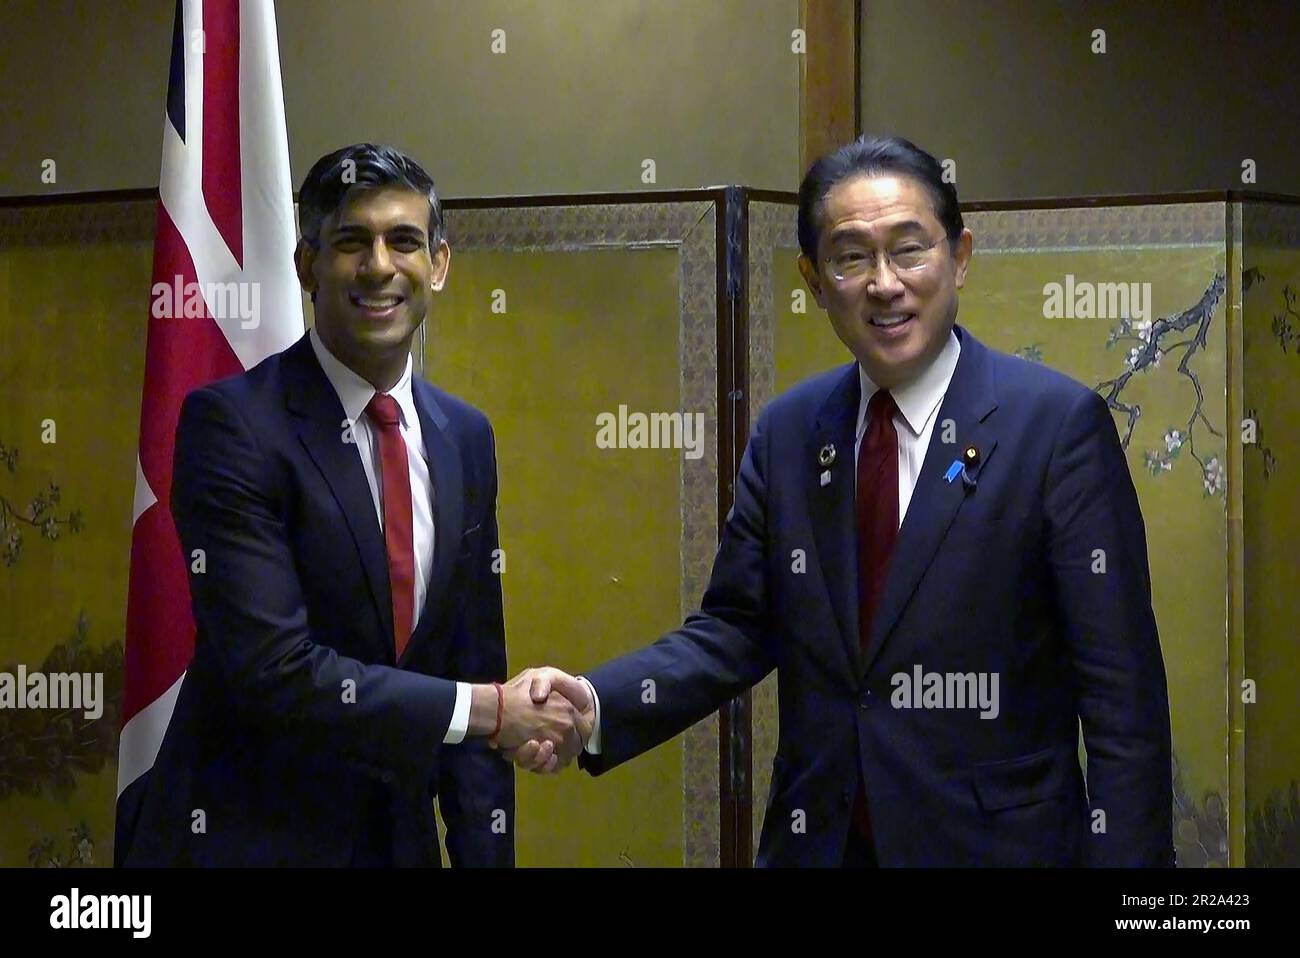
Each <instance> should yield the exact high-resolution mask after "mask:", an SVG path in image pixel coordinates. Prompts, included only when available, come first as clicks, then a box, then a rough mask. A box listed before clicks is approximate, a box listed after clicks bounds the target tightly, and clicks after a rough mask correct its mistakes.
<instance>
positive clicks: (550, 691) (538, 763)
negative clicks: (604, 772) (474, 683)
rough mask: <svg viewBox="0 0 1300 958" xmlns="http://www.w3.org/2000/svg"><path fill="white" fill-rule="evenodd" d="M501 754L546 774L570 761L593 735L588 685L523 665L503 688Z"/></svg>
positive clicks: (497, 744) (497, 743) (593, 714)
mask: <svg viewBox="0 0 1300 958" xmlns="http://www.w3.org/2000/svg"><path fill="white" fill-rule="evenodd" d="M501 688H502V693H503V695H504V702H503V709H502V717H501V731H500V733H499V734H498V735H497V737H496V738H495V739H493V740H492V742H491V745H492V747H493V748H495V749H498V750H499V751H500V752H501V757H502V758H504V759H506V760H507V761H512V762H514V763H515V764H516V765H518V766H519V767H520V768H522V769H525V770H526V771H530V772H540V773H542V774H550V773H552V772H557V771H559V770H560V769H562V768H564V767H565V766H566V765H568V764H569V763H570V762H572V761H573V760H574V759H575V758H576V757H577V756H578V753H579V752H581V751H582V749H583V747H584V746H585V745H586V744H587V741H588V740H589V739H590V738H591V729H592V723H593V722H594V721H595V717H596V706H595V703H594V702H593V701H592V699H591V694H590V692H589V691H588V689H587V686H586V685H585V684H583V683H582V682H581V681H579V680H578V679H576V678H574V677H573V676H572V675H569V674H568V673H567V672H561V671H560V670H559V669H552V668H540V669H524V671H522V672H520V673H519V674H518V675H516V676H515V677H514V678H513V679H511V680H510V681H509V682H507V683H505V684H504V685H503V686H502V687H501Z"/></svg>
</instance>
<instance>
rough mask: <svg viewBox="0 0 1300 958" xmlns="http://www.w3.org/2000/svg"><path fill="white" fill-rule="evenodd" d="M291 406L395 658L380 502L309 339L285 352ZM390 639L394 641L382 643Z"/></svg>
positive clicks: (387, 648) (391, 654) (289, 404)
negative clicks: (351, 545)
mask: <svg viewBox="0 0 1300 958" xmlns="http://www.w3.org/2000/svg"><path fill="white" fill-rule="evenodd" d="M284 370H285V379H286V383H287V386H288V396H287V404H288V407H289V410H290V411H291V412H292V413H294V415H295V416H296V417H297V424H298V438H299V440H300V441H301V442H302V444H303V446H305V447H306V449H307V453H308V455H310V456H311V458H312V461H313V462H315V463H316V467H317V468H318V469H319V470H320V473H321V476H322V477H323V478H324V480H325V483H326V484H327V485H328V486H329V488H330V492H331V493H333V495H334V501H335V502H337V503H338V507H339V509H340V510H342V512H343V516H344V518H345V519H346V520H347V525H348V529H349V531H350V532H351V534H352V541H353V542H354V543H355V545H356V548H357V554H358V558H359V559H360V561H361V568H362V570H363V571H364V573H365V579H366V583H367V584H368V586H369V591H370V598H371V600H372V601H373V602H374V604H375V609H376V611H377V612H378V613H379V619H380V621H381V622H382V623H383V626H384V631H383V635H382V636H381V642H380V644H381V646H382V647H383V648H384V650H385V653H386V655H387V657H388V659H389V660H390V661H391V659H392V656H393V644H392V635H393V606H392V600H391V598H390V595H391V593H390V591H389V585H388V551H387V549H386V547H385V545H384V537H383V534H382V533H381V532H380V529H379V519H378V517H377V516H376V515H375V506H374V498H373V497H372V495H371V492H370V484H369V483H368V482H367V481H366V472H365V468H364V467H363V466H362V465H361V457H360V456H359V455H358V454H357V447H356V444H355V442H349V441H345V438H344V437H345V435H347V434H348V433H349V430H348V429H347V426H346V424H345V423H344V412H343V405H342V404H341V403H340V402H339V397H338V394H337V393H336V392H335V391H334V387H333V386H331V385H330V381H329V379H328V378H327V377H326V376H325V371H324V370H323V369H321V368H320V363H318V362H317V361H316V356H315V354H314V353H313V352H312V348H311V342H310V341H309V340H308V338H307V337H306V336H304V337H303V338H302V339H300V340H299V341H298V342H297V343H296V344H295V345H294V346H292V347H291V348H290V349H289V351H288V352H287V353H286V354H285V365H284ZM383 638H387V640H388V641H386V642H385V641H382V639H383Z"/></svg>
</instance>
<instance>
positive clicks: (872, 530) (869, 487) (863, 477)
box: [853, 389, 898, 842]
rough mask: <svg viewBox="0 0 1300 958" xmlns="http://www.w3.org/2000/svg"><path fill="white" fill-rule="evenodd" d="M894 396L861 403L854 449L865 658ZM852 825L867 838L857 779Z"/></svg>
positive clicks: (891, 458)
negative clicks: (862, 421)
mask: <svg viewBox="0 0 1300 958" xmlns="http://www.w3.org/2000/svg"><path fill="white" fill-rule="evenodd" d="M896 412H898V406H897V405H895V403H894V397H893V396H891V395H889V393H888V392H886V391H885V390H883V389H880V390H877V391H876V393H875V395H873V396H872V397H871V401H870V402H868V403H867V433H866V435H865V436H863V437H862V445H861V447H860V448H859V449H858V492H857V506H858V641H859V643H860V644H861V648H862V658H863V661H864V662H865V661H866V658H867V651H868V647H869V646H870V644H871V625H872V622H873V620H874V619H875V616H876V610H877V609H879V608H880V597H881V595H882V593H883V592H884V590H885V576H886V574H887V573H888V571H889V557H890V556H891V555H892V554H893V552H894V540H895V539H897V538H898V433H897V432H896V431H895V429H894V414H895V413H896ZM853 824H854V827H855V828H857V830H858V833H859V834H860V835H861V836H862V837H863V838H865V839H866V840H867V841H868V842H870V841H871V821H870V819H869V817H868V815H867V801H866V792H865V791H864V788H863V785H862V783H861V782H859V784H858V795H857V800H856V801H855V802H854V803H853Z"/></svg>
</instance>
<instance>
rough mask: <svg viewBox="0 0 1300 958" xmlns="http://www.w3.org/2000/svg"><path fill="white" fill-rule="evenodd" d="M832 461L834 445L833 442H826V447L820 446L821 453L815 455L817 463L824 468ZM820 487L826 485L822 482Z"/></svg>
mask: <svg viewBox="0 0 1300 958" xmlns="http://www.w3.org/2000/svg"><path fill="white" fill-rule="evenodd" d="M834 461H835V444H834V443H833V442H828V443H827V444H826V445H824V446H822V448H821V451H820V452H819V453H817V462H818V463H819V464H821V466H822V467H823V468H824V467H826V466H829V465H830V464H831V463H833V462H834ZM822 485H823V486H824V485H826V483H824V482H823V483H822Z"/></svg>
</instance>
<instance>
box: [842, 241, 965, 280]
mask: <svg viewBox="0 0 1300 958" xmlns="http://www.w3.org/2000/svg"><path fill="white" fill-rule="evenodd" d="M942 242H943V238H942V237H940V238H939V239H937V240H935V241H934V242H933V243H931V244H930V245H929V246H922V245H920V243H919V242H917V241H916V240H912V241H910V242H906V243H904V244H902V245H901V246H899V247H897V248H896V249H892V250H890V251H889V252H884V251H883V250H882V251H881V252H880V253H879V258H880V259H883V260H884V261H885V262H886V263H888V264H889V267H890V269H892V270H893V271H894V272H896V273H916V272H919V271H920V270H923V269H925V268H926V267H927V266H929V265H930V264H931V263H932V262H933V261H934V259H933V257H932V255H931V254H932V253H933V252H934V251H935V249H937V248H938V246H939V244H940V243H942ZM876 259H877V256H876V253H875V251H874V250H868V249H861V248H858V247H846V248H844V249H841V250H837V251H836V252H835V253H833V254H832V255H831V256H829V257H828V258H827V259H826V265H827V266H828V267H830V271H831V276H833V277H834V278H835V279H836V280H837V281H839V282H845V281H847V280H854V279H859V278H861V277H863V276H865V275H867V274H868V273H870V274H872V275H875V276H878V275H880V267H878V266H877V265H876Z"/></svg>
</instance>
